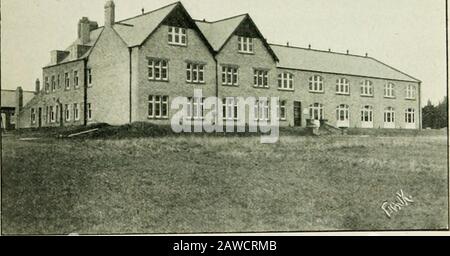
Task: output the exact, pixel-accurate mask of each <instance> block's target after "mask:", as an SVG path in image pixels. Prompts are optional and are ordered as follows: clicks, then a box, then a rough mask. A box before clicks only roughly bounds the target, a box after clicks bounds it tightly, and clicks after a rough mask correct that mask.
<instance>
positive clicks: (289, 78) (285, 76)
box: [278, 72, 294, 90]
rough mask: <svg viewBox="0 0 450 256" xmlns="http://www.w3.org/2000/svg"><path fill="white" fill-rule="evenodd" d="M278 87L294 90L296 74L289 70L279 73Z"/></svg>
mask: <svg viewBox="0 0 450 256" xmlns="http://www.w3.org/2000/svg"><path fill="white" fill-rule="evenodd" d="M278 89H281V90H294V75H293V74H292V73H288V72H283V73H281V74H278Z"/></svg>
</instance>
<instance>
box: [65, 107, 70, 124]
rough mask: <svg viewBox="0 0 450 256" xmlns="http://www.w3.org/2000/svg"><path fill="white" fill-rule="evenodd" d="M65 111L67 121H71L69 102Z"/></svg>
mask: <svg viewBox="0 0 450 256" xmlns="http://www.w3.org/2000/svg"><path fill="white" fill-rule="evenodd" d="M64 113H65V119H66V121H70V105H69V104H65V106H64Z"/></svg>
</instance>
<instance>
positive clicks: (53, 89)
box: [52, 76, 56, 91]
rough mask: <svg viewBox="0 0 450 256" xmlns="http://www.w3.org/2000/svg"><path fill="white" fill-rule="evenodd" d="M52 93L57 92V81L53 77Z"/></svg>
mask: <svg viewBox="0 0 450 256" xmlns="http://www.w3.org/2000/svg"><path fill="white" fill-rule="evenodd" d="M52 91H56V80H55V76H52Z"/></svg>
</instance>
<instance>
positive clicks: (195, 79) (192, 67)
mask: <svg viewBox="0 0 450 256" xmlns="http://www.w3.org/2000/svg"><path fill="white" fill-rule="evenodd" d="M204 73H205V65H203V64H195V63H187V64H186V82H188V83H204V82H205V78H204Z"/></svg>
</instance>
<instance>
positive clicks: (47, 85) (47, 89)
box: [44, 76, 50, 93]
mask: <svg viewBox="0 0 450 256" xmlns="http://www.w3.org/2000/svg"><path fill="white" fill-rule="evenodd" d="M44 83H45V89H44V90H45V92H46V93H48V92H49V91H50V83H49V82H48V76H46V77H45V78H44Z"/></svg>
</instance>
